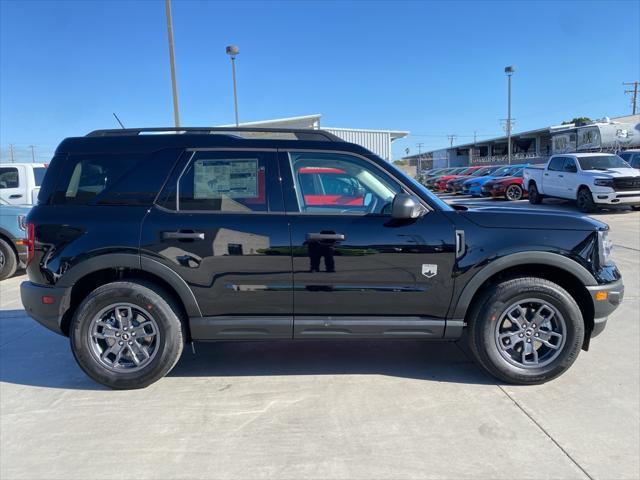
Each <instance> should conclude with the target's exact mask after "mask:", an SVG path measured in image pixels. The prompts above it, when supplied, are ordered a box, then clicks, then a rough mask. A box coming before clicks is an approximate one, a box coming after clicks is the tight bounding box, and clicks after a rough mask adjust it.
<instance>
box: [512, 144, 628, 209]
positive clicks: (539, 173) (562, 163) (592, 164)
mask: <svg viewBox="0 0 640 480" xmlns="http://www.w3.org/2000/svg"><path fill="white" fill-rule="evenodd" d="M523 185H524V188H525V189H526V190H527V192H528V194H529V202H531V203H533V204H538V203H540V202H542V199H543V198H545V197H555V198H566V199H570V200H575V201H576V203H577V204H578V208H579V209H580V211H582V212H585V213H590V212H594V211H596V210H597V209H598V207H599V206H605V205H631V207H632V208H633V209H634V210H640V171H638V170H636V169H635V168H632V167H631V166H630V165H629V164H628V163H627V162H625V161H624V160H623V159H622V158H620V157H619V156H617V155H612V154H609V153H563V154H561V155H554V156H552V157H551V158H550V159H549V162H548V163H547V164H546V165H545V166H532V167H526V168H525V169H524V178H523Z"/></svg>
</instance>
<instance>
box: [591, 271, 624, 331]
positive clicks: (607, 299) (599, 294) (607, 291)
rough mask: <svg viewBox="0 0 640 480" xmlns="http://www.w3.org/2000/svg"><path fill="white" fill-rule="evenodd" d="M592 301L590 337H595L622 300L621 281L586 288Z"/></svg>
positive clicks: (622, 285)
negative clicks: (592, 314)
mask: <svg viewBox="0 0 640 480" xmlns="http://www.w3.org/2000/svg"><path fill="white" fill-rule="evenodd" d="M587 290H588V291H589V294H590V295H591V300H592V301H593V309H594V319H593V331H592V332H591V337H592V338H593V337H597V336H598V335H600V334H601V333H602V331H603V330H604V328H605V326H606V325H607V319H608V317H609V315H611V314H612V313H613V311H614V310H615V309H616V308H618V306H620V304H621V303H622V299H623V298H624V284H623V283H622V279H620V280H616V281H615V282H612V283H607V284H605V285H596V286H592V287H587Z"/></svg>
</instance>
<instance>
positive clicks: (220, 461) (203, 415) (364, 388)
mask: <svg viewBox="0 0 640 480" xmlns="http://www.w3.org/2000/svg"><path fill="white" fill-rule="evenodd" d="M455 201H456V202H458V201H462V202H463V203H481V204H491V205H501V206H510V207H511V206H515V207H520V206H528V204H526V203H525V202H518V203H517V204H507V203H505V202H499V201H492V200H478V201H472V202H469V201H468V200H458V199H456V200H455ZM542 208H546V209H562V210H569V211H573V212H575V213H576V214H578V213H577V212H576V211H575V208H574V207H573V206H571V205H570V204H566V203H562V202H556V203H554V204H548V205H543V206H542ZM596 216H597V217H598V218H599V219H601V220H603V221H605V222H607V223H609V225H610V226H611V237H612V239H613V242H614V245H615V248H614V253H613V256H614V259H615V261H616V262H617V263H618V265H619V266H620V269H621V270H622V272H623V275H624V278H625V284H626V289H627V290H626V291H627V294H626V297H625V301H624V303H623V305H622V306H621V307H620V308H619V309H618V310H617V311H616V312H615V314H614V315H613V316H612V317H611V318H610V320H609V325H608V327H607V329H606V330H605V331H604V333H603V334H602V335H601V336H600V337H598V338H597V339H595V340H594V341H593V342H592V348H591V351H589V352H582V354H581V355H580V357H579V358H578V360H577V362H576V363H575V364H574V366H573V367H572V368H571V370H570V371H569V372H567V373H566V374H565V375H563V376H562V377H560V378H558V379H557V380H555V381H552V382H550V383H547V384H545V385H541V386H533V387H531V386H529V387H514V386H507V385H502V384H499V383H497V382H496V381H495V380H494V379H493V378H491V377H489V376H487V375H486V374H484V373H483V372H482V371H481V370H480V369H479V368H478V367H477V366H476V365H475V364H474V363H473V362H472V361H471V360H470V359H469V357H468V355H467V354H466V353H465V351H464V349H462V348H460V346H458V345H456V344H423V343H419V342H396V343H393V342H388V343H385V342H364V343H360V342H359V343H355V342H330V343H319V342H318V343H316V342H304V343H295V342H273V343H249V342H246V343H221V344H209V345H206V344H205V345H198V347H197V355H193V354H192V353H191V351H190V349H188V351H186V352H185V353H184V355H183V358H182V359H181V361H180V362H179V363H178V365H177V367H176V368H175V369H174V370H173V372H171V374H170V375H169V376H168V377H166V378H164V379H162V380H161V381H159V382H158V383H156V384H154V385H152V386H150V387H149V388H147V389H145V390H139V391H128V392H127V391H125V392H116V391H110V390H107V389H104V388H102V387H100V386H99V385H96V384H95V383H93V382H92V381H91V380H90V379H89V378H87V377H86V376H85V375H84V374H83V373H82V372H81V371H80V369H79V368H78V367H77V366H76V364H75V362H74V360H73V357H72V355H71V352H70V350H69V345H68V341H67V339H65V338H63V337H59V336H57V335H55V334H53V333H50V332H48V331H47V330H46V329H44V328H43V327H41V326H39V325H37V324H36V323H35V322H33V321H32V320H30V319H29V318H28V317H26V316H25V314H24V311H23V309H22V306H21V304H20V299H19V294H18V285H19V283H20V281H22V280H23V278H24V277H15V278H13V279H10V280H6V281H4V282H1V283H0V308H2V311H1V312H0V316H1V318H0V478H2V479H6V480H8V479H14V478H46V479H86V478H96V479H102V478H104V479H116V478H132V479H133V478H135V479H145V478H292V479H293V478H313V479H338V478H340V479H346V478H358V479H387V478H394V479H396V478H398V479H399V478H416V479H417V478H450V479H460V478H474V479H479V478H480V479H484V478H504V479H513V478H519V479H529V478H531V479H541V478H553V479H583V478H594V479H609V478H611V479H621V478H629V479H637V478H639V477H640V461H639V452H640V415H639V410H640V384H639V377H640V353H639V352H640V299H639V296H638V292H639V291H640V277H639V275H640V274H639V272H640V265H639V263H640V213H638V212H630V211H615V212H606V213H601V214H598V215H596Z"/></svg>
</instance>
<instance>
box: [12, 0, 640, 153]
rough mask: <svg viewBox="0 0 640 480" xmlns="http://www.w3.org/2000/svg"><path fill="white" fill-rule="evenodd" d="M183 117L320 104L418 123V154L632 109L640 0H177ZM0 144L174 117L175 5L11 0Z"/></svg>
mask: <svg viewBox="0 0 640 480" xmlns="http://www.w3.org/2000/svg"><path fill="white" fill-rule="evenodd" d="M173 16H174V32H175V48H176V64H177V72H178V88H179V99H180V114H181V119H182V123H183V125H186V126H203V125H218V124H225V123H232V122H233V100H232V96H231V92H232V89H231V86H232V84H231V71H230V64H229V58H228V57H227V56H226V55H225V46H226V45H228V44H231V43H234V44H237V45H239V47H240V55H239V56H238V59H237V66H238V91H239V106H240V121H255V120H266V119H271V118H280V117H287V116H297V115H305V114H312V113H321V114H322V115H323V117H322V122H323V125H325V126H335V127H352V128H372V129H377V128H380V129H394V130H409V131H411V133H412V135H411V137H410V138H409V139H407V140H402V141H398V142H395V143H394V155H395V157H396V158H398V157H399V156H401V155H402V154H403V153H404V152H403V150H404V149H405V148H407V147H409V148H410V149H411V153H417V148H416V144H417V143H418V142H422V143H424V146H423V151H424V150H426V149H433V148H437V147H443V146H446V145H447V144H448V139H447V137H446V135H447V134H457V135H458V142H460V143H463V142H465V141H470V140H471V139H472V137H473V132H474V130H475V131H477V132H478V136H479V138H483V136H485V137H486V136H494V135H497V134H500V133H501V131H502V130H501V126H500V119H501V118H505V117H506V80H505V76H504V71H503V70H504V67H505V66H506V65H510V64H513V65H515V68H516V73H515V76H514V79H513V81H514V84H513V117H514V118H515V119H516V120H515V130H516V131H522V130H527V129H532V128H537V127H543V126H546V125H550V124H555V123H559V122H561V121H562V120H566V119H570V118H572V117H574V116H590V117H592V118H594V117H597V118H600V117H602V116H604V115H609V116H617V115H622V114H628V113H630V99H629V96H628V95H625V94H624V87H623V85H622V82H629V81H635V80H640V2H639V1H637V0H634V1H581V2H580V1H564V2H563V1H539V2H526V1H513V2H507V1H498V2H484V1H470V2H435V1H434V2H428V1H424V2H420V1H415V2H402V1H395V2H384V1H355V2H339V1H324V2H305V1H291V2H269V1H262V2H249V1H235V2H214V1H185V0H174V1H173ZM0 17H1V19H0V75H1V77H0V102H1V103H0V122H1V123H0V153H1V157H2V160H6V159H7V151H8V145H9V144H10V143H12V144H15V145H16V152H17V154H18V158H19V159H20V160H29V159H30V158H31V153H30V150H29V148H28V146H29V145H35V146H36V147H35V148H36V154H37V155H38V159H40V160H44V159H46V158H47V157H48V156H49V155H50V154H51V152H52V151H53V149H55V146H56V145H57V143H58V142H59V141H60V140H61V139H62V138H63V137H66V136H75V135H84V134H85V133H87V132H88V131H90V130H92V129H97V128H115V127H117V124H116V123H115V120H114V119H113V117H112V114H111V113H112V112H116V113H117V114H118V115H119V116H120V118H121V119H122V121H123V122H124V123H125V125H126V126H131V127H133V126H168V125H171V124H172V122H173V113H172V112H173V110H172V103H171V82H170V74H169V64H168V48H167V31H166V19H165V11H164V3H163V2H162V1H161V0H147V1H116V0H111V1H97V0H86V1H54V0H48V1H30V0H22V1H14V0H0Z"/></svg>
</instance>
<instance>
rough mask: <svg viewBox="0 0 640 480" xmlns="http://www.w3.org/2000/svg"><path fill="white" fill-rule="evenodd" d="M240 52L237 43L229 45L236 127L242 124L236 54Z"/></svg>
mask: <svg viewBox="0 0 640 480" xmlns="http://www.w3.org/2000/svg"><path fill="white" fill-rule="evenodd" d="M239 53H240V49H239V48H238V47H237V46H236V45H229V46H228V47H227V55H229V56H230V57H231V73H232V75H233V104H234V106H235V109H236V127H238V126H239V125H240V123H239V120H238V91H237V86H236V55H238V54H239Z"/></svg>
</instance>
